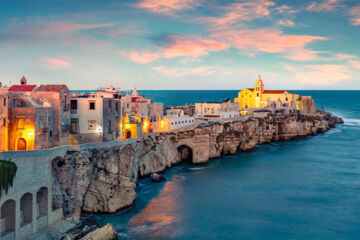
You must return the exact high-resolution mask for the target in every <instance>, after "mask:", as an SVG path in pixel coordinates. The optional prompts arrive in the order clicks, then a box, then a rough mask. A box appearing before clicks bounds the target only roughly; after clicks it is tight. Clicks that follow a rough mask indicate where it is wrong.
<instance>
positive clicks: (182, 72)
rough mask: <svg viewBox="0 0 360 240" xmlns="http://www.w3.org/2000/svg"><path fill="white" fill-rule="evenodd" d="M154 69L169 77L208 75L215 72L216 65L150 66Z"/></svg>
mask: <svg viewBox="0 0 360 240" xmlns="http://www.w3.org/2000/svg"><path fill="white" fill-rule="evenodd" d="M152 69H153V70H154V71H157V72H160V73H162V74H164V75H167V76H171V77H184V76H208V75H212V74H214V73H215V72H216V67H213V66H205V67H195V68H184V67H172V68H166V67H164V66H157V67H153V68H152Z"/></svg>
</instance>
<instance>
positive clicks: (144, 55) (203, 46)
mask: <svg viewBox="0 0 360 240" xmlns="http://www.w3.org/2000/svg"><path fill="white" fill-rule="evenodd" d="M162 41H163V40H162ZM228 47H229V44H227V43H223V42H220V41H215V40H211V39H204V38H202V37H199V36H193V37H184V36H180V35H171V36H168V37H167V40H166V42H162V44H161V46H160V50H159V51H157V52H151V51H148V50H141V51H133V50H132V51H128V52H126V51H120V54H121V55H123V56H128V57H129V59H130V60H132V61H134V62H138V63H149V62H152V61H155V60H157V59H159V58H176V57H190V58H193V59H196V58H198V57H201V56H206V55H208V54H209V52H216V51H222V50H225V49H226V48H228Z"/></svg>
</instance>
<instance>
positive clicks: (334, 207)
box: [98, 91, 360, 239]
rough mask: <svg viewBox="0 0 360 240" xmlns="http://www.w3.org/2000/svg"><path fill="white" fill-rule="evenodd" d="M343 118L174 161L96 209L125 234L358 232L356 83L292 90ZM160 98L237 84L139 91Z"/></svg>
mask: <svg viewBox="0 0 360 240" xmlns="http://www.w3.org/2000/svg"><path fill="white" fill-rule="evenodd" d="M298 92H299V93H300V94H302V95H312V96H313V98H314V99H315V101H316V104H317V106H318V108H324V109H325V110H327V111H332V112H334V113H336V114H338V115H340V116H342V117H343V118H344V120H345V124H344V125H340V126H337V128H335V129H332V130H331V131H329V132H327V133H325V134H320V135H317V136H314V137H308V138H306V139H300V140H295V141H290V142H280V143H272V144H267V145H262V146H258V147H256V148H255V150H254V151H252V152H249V153H239V154H237V155H234V156H226V157H221V158H218V159H214V160H211V161H210V162H209V163H208V164H207V165H204V166H191V165H182V166H176V167H175V168H172V169H170V170H167V171H166V172H165V173H164V176H165V177H166V178H167V179H168V181H167V182H165V183H158V184H154V183H151V182H150V181H149V179H142V180H140V181H139V184H140V185H139V188H138V193H137V194H138V195H137V200H136V202H135V205H134V207H133V208H132V209H131V210H129V211H127V212H125V213H118V214H113V215H98V219H99V221H100V223H101V224H105V223H107V222H110V223H111V224H113V225H114V226H115V228H116V230H117V232H118V234H119V237H120V238H124V239H360V101H359V99H360V91H298ZM143 93H144V94H145V95H146V96H148V97H151V98H154V99H155V100H156V101H158V102H161V101H162V102H164V103H165V104H166V105H178V104H185V102H188V103H189V104H190V103H194V102H196V101H217V100H223V99H224V98H226V97H228V98H233V97H235V96H236V93H237V91H144V92H143Z"/></svg>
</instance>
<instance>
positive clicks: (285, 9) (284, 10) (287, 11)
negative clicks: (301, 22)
mask: <svg viewBox="0 0 360 240" xmlns="http://www.w3.org/2000/svg"><path fill="white" fill-rule="evenodd" d="M276 10H277V11H278V12H279V13H285V14H294V13H296V12H297V11H296V10H293V9H292V8H291V7H289V6H288V5H281V6H280V7H277V8H276Z"/></svg>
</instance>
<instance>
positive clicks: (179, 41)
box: [163, 35, 229, 58]
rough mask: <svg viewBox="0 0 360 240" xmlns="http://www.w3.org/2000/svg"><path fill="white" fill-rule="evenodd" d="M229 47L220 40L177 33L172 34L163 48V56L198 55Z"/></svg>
mask: <svg viewBox="0 0 360 240" xmlns="http://www.w3.org/2000/svg"><path fill="white" fill-rule="evenodd" d="M228 47H229V44H227V43H223V42H220V41H215V40H210V39H204V38H201V37H193V38H188V37H184V36H179V35H172V36H171V37H170V42H169V43H166V44H165V45H164V48H163V54H164V57H165V58H174V57H179V56H187V57H195V58H196V57H200V56H205V55H208V54H209V52H216V51H222V50H224V49H226V48H228Z"/></svg>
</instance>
